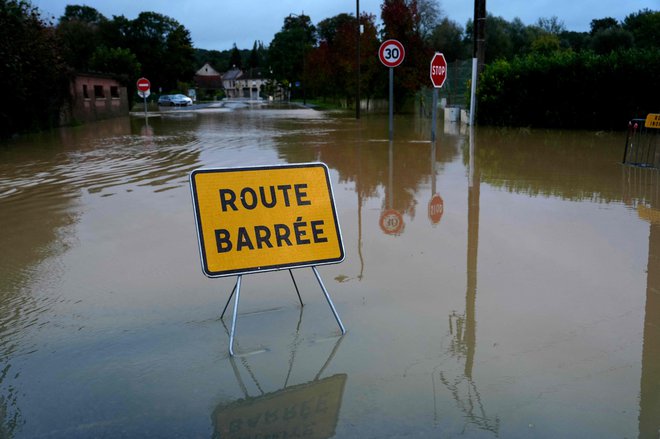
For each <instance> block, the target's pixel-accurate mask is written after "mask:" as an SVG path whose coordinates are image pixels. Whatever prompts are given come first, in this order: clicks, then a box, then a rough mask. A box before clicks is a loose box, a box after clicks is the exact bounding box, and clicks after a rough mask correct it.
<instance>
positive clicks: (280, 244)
mask: <svg viewBox="0 0 660 439" xmlns="http://www.w3.org/2000/svg"><path fill="white" fill-rule="evenodd" d="M190 185H191V190H192V197H193V207H194V210H195V220H196V223H197V235H198V240H199V249H200V254H201V258H202V270H203V271H204V274H206V275H207V276H209V277H220V276H230V275H239V274H247V273H254V272H260V271H270V270H279V269H283V268H292V267H305V266H313V265H321V264H331V263H337V262H341V261H342V260H343V259H344V247H343V244H342V240H341V231H340V228H339V222H338V221H337V213H336V209H335V204H334V199H333V194H332V187H331V185H330V179H329V177H328V168H327V167H326V166H325V165H324V164H323V163H306V164H296V165H284V166H264V167H252V168H219V169H199V170H196V171H193V172H192V173H191V175H190Z"/></svg>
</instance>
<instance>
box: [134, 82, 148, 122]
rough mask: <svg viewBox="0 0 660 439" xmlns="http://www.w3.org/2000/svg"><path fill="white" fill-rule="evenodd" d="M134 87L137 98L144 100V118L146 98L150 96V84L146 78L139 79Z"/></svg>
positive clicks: (145, 115) (145, 114)
mask: <svg viewBox="0 0 660 439" xmlns="http://www.w3.org/2000/svg"><path fill="white" fill-rule="evenodd" d="M135 86H136V87H137V90H138V96H140V97H141V98H143V99H144V117H147V98H148V97H149V95H150V94H151V90H150V89H151V82H149V80H148V79H147V78H140V79H138V80H137V83H136V84H135Z"/></svg>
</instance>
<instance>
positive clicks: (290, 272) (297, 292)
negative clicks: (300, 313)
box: [289, 268, 305, 307]
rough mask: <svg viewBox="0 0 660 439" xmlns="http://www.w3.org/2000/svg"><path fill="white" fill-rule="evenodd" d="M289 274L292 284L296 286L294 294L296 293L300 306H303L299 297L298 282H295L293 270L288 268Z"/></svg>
mask: <svg viewBox="0 0 660 439" xmlns="http://www.w3.org/2000/svg"><path fill="white" fill-rule="evenodd" d="M289 274H290V275H291V280H292V281H293V286H294V287H296V294H297V295H298V300H299V301H300V306H301V307H303V306H305V305H304V304H303V301H302V297H300V291H299V290H298V284H297V283H296V279H295V278H294V277H293V271H291V269H290V268H289Z"/></svg>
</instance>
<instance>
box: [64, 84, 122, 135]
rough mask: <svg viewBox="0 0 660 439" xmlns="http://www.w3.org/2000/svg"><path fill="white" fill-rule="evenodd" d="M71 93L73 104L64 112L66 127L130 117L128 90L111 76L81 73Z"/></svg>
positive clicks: (71, 87) (70, 102)
mask: <svg viewBox="0 0 660 439" xmlns="http://www.w3.org/2000/svg"><path fill="white" fill-rule="evenodd" d="M69 92H70V101H69V103H68V104H67V105H65V106H64V107H63V108H62V111H61V112H60V123H61V124H62V125H68V124H71V123H84V122H93V121H96V120H101V119H109V118H111V117H119V116H128V111H129V109H128V94H127V91H126V87H124V86H122V85H121V84H120V83H119V82H118V81H117V80H116V79H114V78H113V77H111V76H106V75H101V74H88V73H78V74H76V75H75V76H74V77H73V79H72V80H71V82H70V85H69Z"/></svg>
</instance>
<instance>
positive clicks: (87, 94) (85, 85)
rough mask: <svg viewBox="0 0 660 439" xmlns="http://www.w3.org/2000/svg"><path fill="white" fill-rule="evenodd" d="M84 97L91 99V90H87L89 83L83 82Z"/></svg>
mask: <svg viewBox="0 0 660 439" xmlns="http://www.w3.org/2000/svg"><path fill="white" fill-rule="evenodd" d="M83 98H85V99H89V91H88V90H87V84H83Z"/></svg>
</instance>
